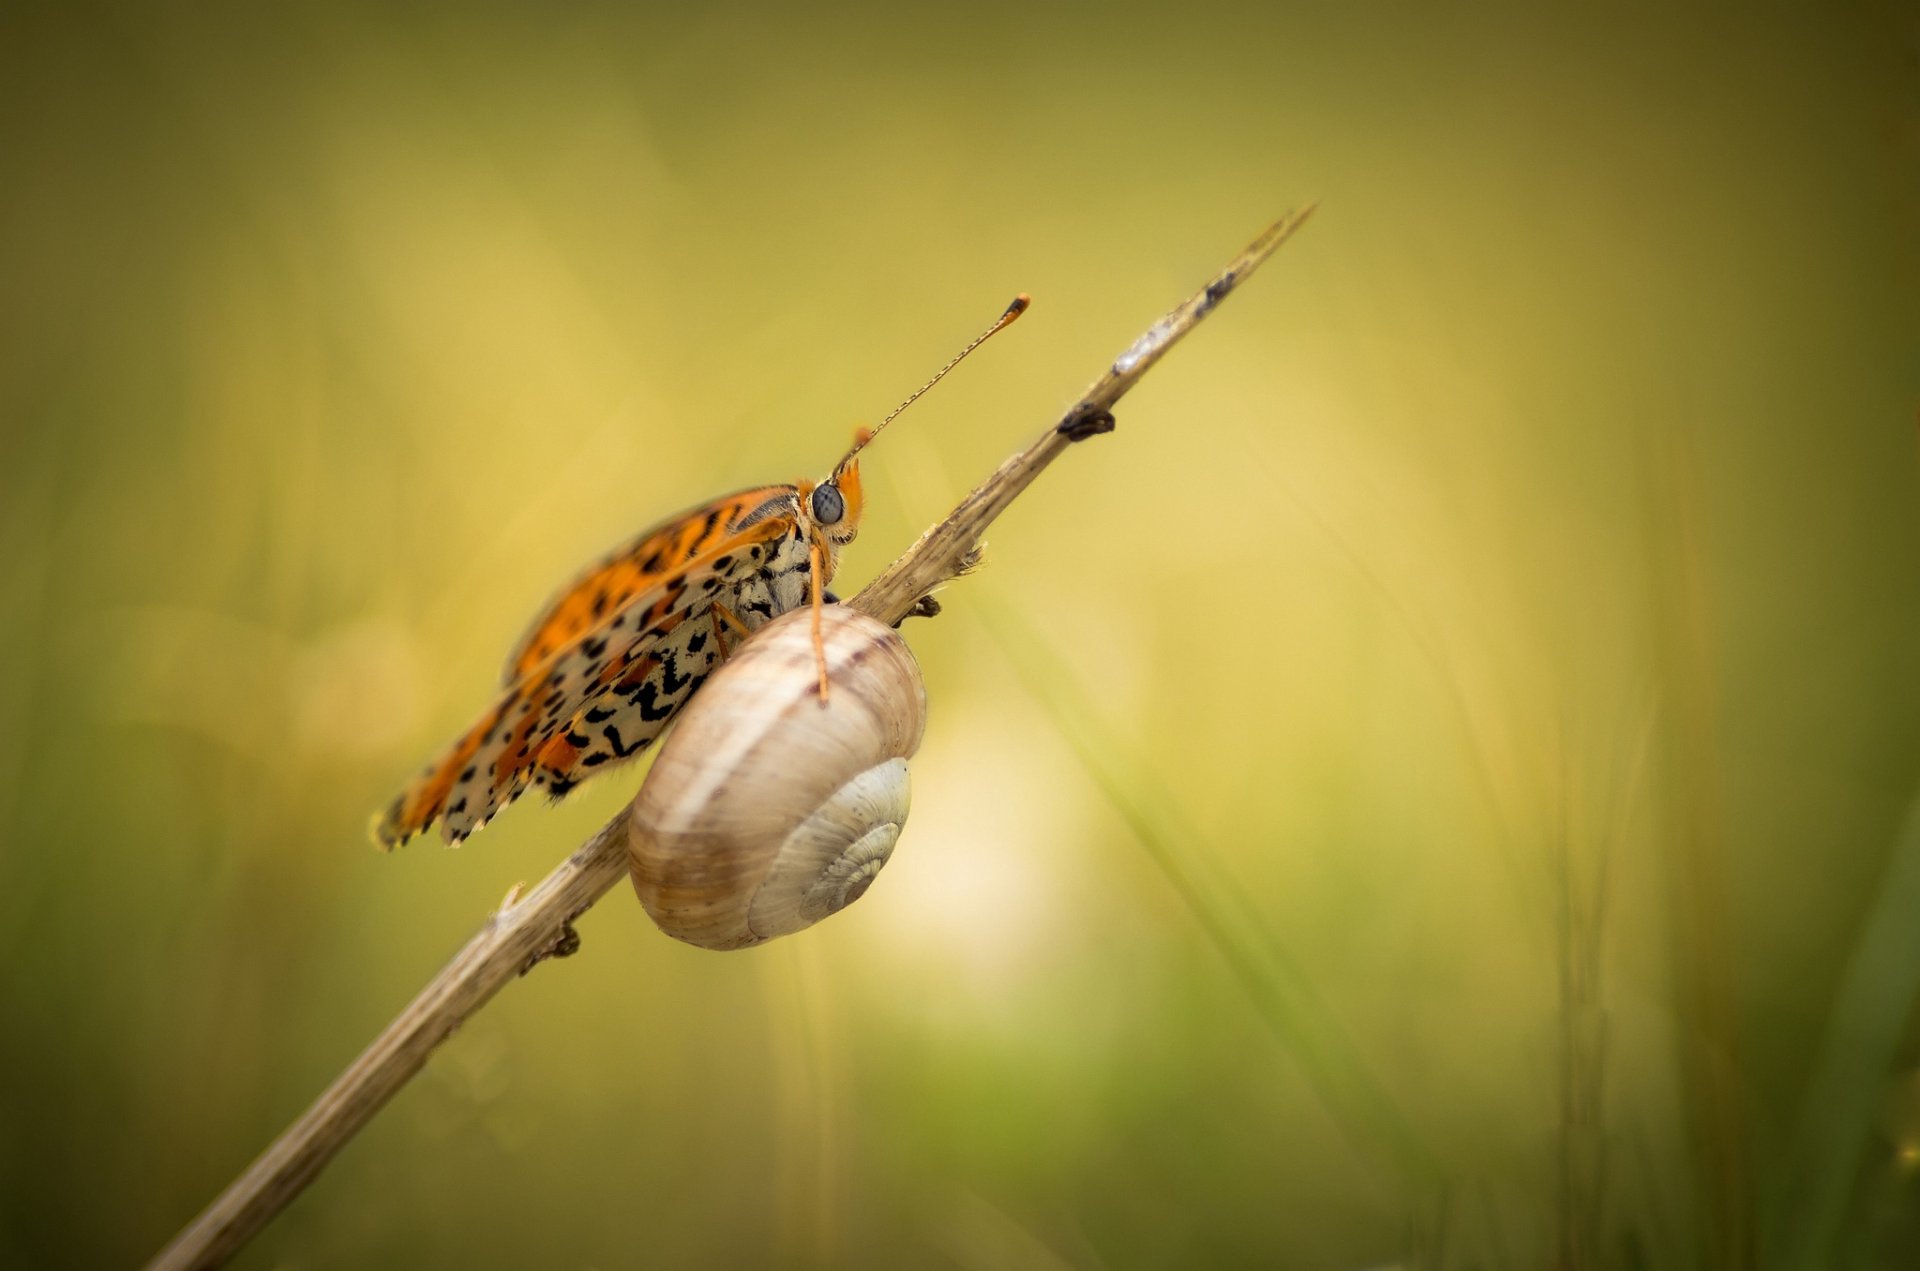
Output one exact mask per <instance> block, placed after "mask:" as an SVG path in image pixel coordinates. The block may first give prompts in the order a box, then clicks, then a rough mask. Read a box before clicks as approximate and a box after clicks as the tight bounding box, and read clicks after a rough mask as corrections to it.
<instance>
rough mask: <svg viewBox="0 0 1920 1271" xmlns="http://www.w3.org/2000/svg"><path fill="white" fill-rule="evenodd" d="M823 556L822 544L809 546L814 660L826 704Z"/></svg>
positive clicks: (822, 698) (824, 569)
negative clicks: (822, 620)
mask: <svg viewBox="0 0 1920 1271" xmlns="http://www.w3.org/2000/svg"><path fill="white" fill-rule="evenodd" d="M822 556H823V553H822V552H821V550H820V544H818V543H815V544H813V545H812V546H810V547H809V548H807V567H808V568H809V569H811V570H812V571H813V661H814V665H815V666H817V667H818V668H819V669H820V704H821V705H822V706H825V705H826V704H827V645H826V641H825V640H823V639H822V638H821V636H820V604H821V596H822V595H824V594H825V592H826V590H827V585H826V579H825V578H824V577H822V575H823V574H824V573H825V572H826V561H825V560H823V559H822Z"/></svg>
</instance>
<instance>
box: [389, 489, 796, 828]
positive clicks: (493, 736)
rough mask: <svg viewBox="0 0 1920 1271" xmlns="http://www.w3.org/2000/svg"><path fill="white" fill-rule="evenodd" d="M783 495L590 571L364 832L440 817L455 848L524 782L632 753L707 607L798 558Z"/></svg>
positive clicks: (687, 677)
mask: <svg viewBox="0 0 1920 1271" xmlns="http://www.w3.org/2000/svg"><path fill="white" fill-rule="evenodd" d="M793 498H794V493H793V490H792V487H781V486H774V487H767V488H765V489H762V490H755V491H747V492H744V493H742V494H740V495H734V496H730V497H729V498H727V499H723V500H720V501H719V502H718V503H716V504H714V505H712V506H711V507H703V508H699V509H696V510H694V511H693V512H690V513H687V514H684V515H683V516H681V517H677V518H675V519H674V520H672V521H669V522H668V523H666V524H665V525H663V526H661V527H659V528H658V529H656V530H653V531H651V532H649V533H648V534H645V535H642V536H641V537H640V538H638V539H637V540H635V541H634V542H633V543H632V544H631V545H629V546H628V547H627V548H625V549H623V550H622V551H621V552H619V553H616V554H614V555H613V556H610V557H609V558H607V559H606V560H604V561H602V562H601V563H600V564H598V565H596V566H594V567H593V568H592V569H589V570H588V571H587V572H586V573H585V574H583V575H582V576H581V578H580V579H579V580H578V581H577V582H576V583H575V584H574V586H573V587H571V588H569V589H568V590H567V591H565V592H562V593H561V594H560V595H559V596H557V597H555V599H554V600H553V601H552V602H550V604H549V605H548V607H547V610H546V612H545V613H543V615H542V616H541V618H540V620H539V621H538V622H536V624H535V625H534V627H533V628H532V629H531V630H530V631H529V632H528V634H527V636H526V637H525V638H524V639H523V640H522V641H521V645H520V648H519V649H518V650H517V651H516V652H515V655H514V659H513V663H512V665H511V667H510V670H511V671H512V673H513V674H512V677H511V678H510V680H509V682H508V685H507V688H506V690H505V692H504V693H502V695H501V696H500V697H499V698H498V699H497V700H496V701H495V702H494V704H493V705H492V706H491V707H489V708H488V709H487V711H486V712H485V713H483V714H482V715H481V717H480V718H479V719H478V720H477V721H476V722H475V723H474V725H473V726H472V727H471V728H469V729H468V730H467V731H466V733H464V734H463V735H462V736H461V737H460V739H459V740H458V741H456V742H455V743H454V744H453V745H452V746H451V747H450V748H449V749H448V750H447V752H446V753H445V754H444V755H442V756H441V757H440V758H439V759H438V760H436V761H435V762H434V763H432V764H429V765H428V766H427V768H426V769H425V770H424V771H423V772H422V773H421V774H420V775H419V776H418V777H416V778H415V779H414V780H413V782H411V783H410V784H409V785H408V787H407V788H406V790H405V791H403V792H402V793H401V794H400V796H399V797H398V798H397V799H395V800H394V802H393V803H392V805H391V806H389V807H388V808H387V810H386V811H385V812H384V813H383V814H382V815H381V816H380V818H379V819H378V820H377V821H376V823H375V825H374V827H373V834H374V838H375V839H376V840H377V841H378V842H379V843H380V844H381V845H383V846H385V847H387V848H393V847H397V846H398V845H400V844H401V843H404V842H406V841H407V840H408V839H409V838H411V837H412V836H413V835H415V834H418V833H421V832H422V831H424V830H426V829H427V828H429V827H430V826H431V825H432V824H433V823H434V822H435V821H439V822H441V836H442V837H443V838H444V839H446V841H448V842H450V843H457V842H459V841H460V840H462V839H464V838H466V836H467V835H469V834H471V833H473V832H474V831H475V830H477V829H479V828H480V827H481V826H483V825H485V824H486V823H487V821H488V820H489V819H490V818H492V817H493V815H494V814H495V813H497V812H498V811H499V810H500V809H501V808H503V807H505V806H506V805H507V804H509V803H511V802H512V801H513V800H514V799H515V798H517V797H519V795H520V794H521V793H523V792H524V791H525V790H526V788H527V787H528V786H529V785H532V784H538V785H541V786H544V787H545V788H547V789H548V790H549V791H551V792H553V793H554V794H556V795H558V794H564V793H565V792H566V791H567V790H569V789H571V788H572V787H573V786H574V785H576V784H578V782H579V781H581V780H584V779H585V778H586V777H587V776H590V775H592V772H593V770H594V769H595V768H597V767H599V766H600V765H602V764H605V763H607V762H609V761H610V760H615V759H623V758H627V757H630V756H631V755H633V754H634V753H636V752H637V751H638V750H640V749H641V748H642V747H643V746H644V745H645V744H646V743H647V742H648V741H651V740H652V739H653V737H654V736H656V735H657V734H658V733H659V732H660V730H661V728H663V727H664V726H665V723H666V720H667V719H668V718H669V717H671V715H672V714H673V712H674V711H675V710H676V709H678V707H679V706H680V704H681V703H682V702H684V701H685V700H686V697H687V696H688V695H689V694H691V693H692V691H693V689H694V687H696V686H697V685H698V683H699V681H700V680H702V679H704V678H705V676H706V673H707V671H708V670H709V669H710V668H711V666H712V663H713V660H714V658H715V657H716V656H717V653H718V648H717V641H718V639H719V636H718V635H717V633H716V632H715V630H714V624H715V619H714V617H713V615H712V613H711V609H712V606H713V604H714V603H715V602H716V601H719V602H721V603H727V604H729V607H731V603H730V602H732V601H733V600H734V599H735V597H736V596H738V595H740V594H741V593H742V592H743V591H744V592H751V591H752V590H753V587H754V585H756V584H760V583H761V582H762V580H764V579H765V578H766V577H768V576H769V574H770V573H771V574H773V575H778V576H785V575H787V574H789V573H790V572H791V561H792V559H793V558H794V556H795V554H796V550H797V552H798V555H799V557H800V558H801V560H802V561H803V562H804V557H805V548H804V545H803V544H800V540H799V536H798V534H797V526H796V523H795V520H794V517H793V514H792V512H791V506H792V499H793ZM709 513H712V514H713V519H712V520H711V521H709V520H708V516H709ZM690 531H698V532H697V533H693V532H690ZM789 607H790V606H789ZM757 616H758V615H757V614H755V615H753V616H752V617H746V618H744V619H743V620H744V621H746V622H747V624H748V625H749V626H758V625H759V621H755V620H754V619H755V618H756V617H757ZM761 621H764V619H761Z"/></svg>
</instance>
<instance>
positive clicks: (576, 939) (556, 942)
mask: <svg viewBox="0 0 1920 1271" xmlns="http://www.w3.org/2000/svg"><path fill="white" fill-rule="evenodd" d="M578 952H580V933H579V932H578V931H575V930H574V929H573V922H572V920H571V919H570V920H568V921H566V922H563V923H561V924H560V932H559V934H558V935H556V936H554V938H553V942H552V943H551V944H549V945H548V946H547V947H546V948H544V949H542V950H540V951H539V952H538V953H536V954H534V955H533V956H532V957H530V958H528V959H527V964H526V965H525V966H523V967H521V968H520V974H522V975H525V974H526V973H527V972H529V971H531V970H533V968H535V967H537V966H539V965H540V964H541V963H542V962H545V961H546V960H547V959H548V958H570V957H572V956H573V955H574V954H576V953H578Z"/></svg>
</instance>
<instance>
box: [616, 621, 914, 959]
mask: <svg viewBox="0 0 1920 1271" xmlns="http://www.w3.org/2000/svg"><path fill="white" fill-rule="evenodd" d="M821 639H822V641H823V643H824V645H825V648H826V659H827V679H828V683H829V685H830V686H831V687H830V691H829V693H828V696H827V699H826V701H825V702H822V701H821V700H820V696H819V674H818V665H817V663H816V662H815V660H814V648H813V633H812V614H811V613H810V611H809V610H808V609H807V608H805V607H803V608H800V609H797V610H794V611H793V612H791V613H787V614H784V615H782V616H781V617H780V618H778V619H776V620H774V621H773V622H770V623H768V624H767V625H766V626H765V627H763V628H762V629H761V630H760V631H758V632H757V633H755V634H754V636H753V637H752V638H751V639H749V640H748V641H746V643H744V644H742V645H741V646H740V647H739V648H738V649H736V650H735V651H734V653H733V656H732V658H731V659H729V660H728V661H727V663H726V664H725V665H724V666H722V667H721V668H720V669H719V670H718V671H716V672H715V673H714V674H713V676H712V677H711V678H710V679H709V680H708V681H707V683H706V684H705V685H704V686H703V687H702V688H701V689H700V691H699V692H698V693H696V694H694V697H693V700H692V701H691V702H689V703H688V704H687V706H686V708H685V709H684V710H683V711H682V712H681V715H680V719H679V721H678V722H677V723H676V724H675V725H674V729H673V732H672V733H671V734H670V735H669V736H668V737H667V740H666V742H665V744H663V745H662V746H661V748H660V753H659V755H658V757H657V758H655V760H654V762H653V768H652V770H651V771H650V772H649V773H648V774H647V779H646V781H645V782H644V783H642V785H641V787H640V792H639V793H638V794H637V795H635V796H634V800H633V809H632V813H631V816H630V819H629V821H628V837H627V846H628V853H629V860H630V864H631V866H632V871H633V885H634V889H635V890H636V891H637V892H639V894H640V903H641V904H642V905H644V906H645V907H646V910H647V913H648V914H649V915H650V916H651V917H652V918H653V920H654V922H655V923H656V924H658V925H659V927H660V929H661V930H662V931H665V932H666V933H667V934H668V935H670V936H674V937H676V938H677V939H681V940H685V941H687V942H688V943H690V944H696V945H699V946H701V947H702V948H707V949H739V948H744V947H745V946H747V945H751V944H759V943H760V942H762V941H765V940H771V939H773V938H774V937H775V936H782V935H786V934H788V933H789V932H794V931H799V930H801V929H802V928H805V927H810V926H812V925H813V924H814V923H816V922H818V921H820V919H822V918H824V917H826V916H827V915H828V914H831V913H835V912H838V911H839V910H841V909H843V908H845V907H846V906H848V905H850V904H852V903H853V902H854V901H855V900H858V899H859V898H860V896H861V895H862V894H864V893H865V891H866V890H867V887H868V885H869V884H871V883H872V881H873V877H874V875H875V874H877V873H879V872H880V867H881V866H882V865H884V864H886V862H887V857H888V856H889V855H891V854H892V852H893V845H894V843H895V842H896V841H897V840H898V839H899V837H900V827H901V826H902V825H903V824H905V822H906V819H907V801H908V787H907V759H908V757H909V756H911V755H912V754H913V752H914V751H916V750H918V749H919V748H920V736H921V733H922V732H923V731H924V729H925V727H926V713H927V695H926V689H925V687H924V686H923V685H922V683H921V680H920V668H919V666H918V664H916V663H915V662H914V660H913V654H912V653H911V652H910V651H909V650H908V649H907V645H906V641H904V640H902V639H901V638H900V633H899V632H897V631H895V630H893V628H891V627H889V626H887V625H885V624H884V623H881V622H878V621H876V620H874V619H873V618H869V617H868V616H867V615H865V614H863V613H860V612H858V611H856V610H853V609H848V608H846V607H845V606H843V605H827V606H825V607H824V608H823V609H822V610H821Z"/></svg>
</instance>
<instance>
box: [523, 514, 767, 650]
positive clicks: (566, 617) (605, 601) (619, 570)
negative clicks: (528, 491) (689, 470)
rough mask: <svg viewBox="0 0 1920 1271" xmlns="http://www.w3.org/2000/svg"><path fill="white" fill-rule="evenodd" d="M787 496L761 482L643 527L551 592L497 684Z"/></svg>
mask: <svg viewBox="0 0 1920 1271" xmlns="http://www.w3.org/2000/svg"><path fill="white" fill-rule="evenodd" d="M792 498H793V487H792V486H790V485H769V486H760V487H757V488H755V489H752V490H741V491H738V492H737V493H734V494H729V495H726V496H724V497H722V498H719V499H716V500H714V501H713V502H711V503H702V504H700V505H699V506H698V507H692V508H688V509H687V510H686V511H684V512H680V513H677V514H676V515H674V516H670V517H668V518H667V519H666V520H664V521H662V522H660V523H659V524H658V525H655V526H653V527H652V528H650V529H646V530H642V531H641V532H640V533H639V534H637V535H636V536H634V537H633V538H632V539H631V540H629V541H628V542H626V543H623V544H621V545H620V546H619V547H617V548H615V549H614V550H613V551H611V552H609V553H608V554H607V555H606V556H604V557H602V558H601V559H600V560H598V561H595V562H594V563H593V564H592V565H590V566H588V567H587V568H586V569H585V570H583V571H582V572H581V573H580V574H579V576H578V577H576V578H574V580H573V581H572V582H570V583H568V584H567V585H566V586H565V587H562V588H561V589H560V590H559V591H558V592H556V593H554V595H553V597H552V599H550V600H548V601H547V603H546V604H545V605H544V606H543V607H542V608H541V610H540V615H539V617H537V618H535V619H534V620H533V624H532V625H531V626H529V627H528V628H527V630H526V633H525V634H524V635H522V636H521V637H520V640H519V642H518V643H517V644H515V645H514V648H513V653H512V654H511V655H510V656H509V657H508V658H507V665H506V669H505V671H504V672H503V673H502V675H501V683H502V684H503V685H504V686H505V687H508V688H511V687H513V686H514V685H515V684H517V683H519V682H520V681H521V680H522V679H523V678H525V677H526V676H527V675H529V674H531V673H532V672H533V671H534V670H535V669H537V668H538V667H539V666H540V664H541V663H543V662H545V661H546V660H547V659H548V658H550V657H552V656H553V655H554V654H556V653H558V652H560V651H561V650H562V649H564V648H566V647H567V646H569V645H571V644H572V643H574V641H576V640H579V639H580V638H581V637H583V636H585V635H587V634H588V633H590V632H592V631H593V630H594V629H596V628H597V627H599V626H601V625H602V624H603V623H605V622H606V621H607V620H608V619H609V618H611V617H612V616H613V615H614V614H615V613H617V612H618V611H619V610H620V609H622V608H623V607H625V606H626V605H627V604H629V603H631V602H632V601H633V599H634V598H635V597H636V596H639V595H640V594H641V593H642V592H644V591H646V590H647V589H648V588H650V587H652V586H654V585H655V584H656V583H658V582H660V581H661V580H662V579H665V578H668V577H670V576H671V575H672V574H673V573H674V572H676V571H678V570H681V569H684V568H685V567H687V566H688V565H689V564H691V563H692V562H693V561H695V560H697V559H699V558H701V557H703V556H714V555H719V554H721V553H722V552H724V551H725V548H724V546H722V544H723V543H724V541H725V540H726V539H728V538H730V537H731V536H732V535H734V534H736V533H738V532H739V531H740V530H742V529H745V528H747V527H748V526H751V525H755V524H758V523H760V521H761V520H762V519H764V517H765V516H767V515H770V514H774V513H777V512H778V511H779V509H781V508H782V507H784V506H786V505H787V504H788V502H789V501H790V500H791V499H792Z"/></svg>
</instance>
